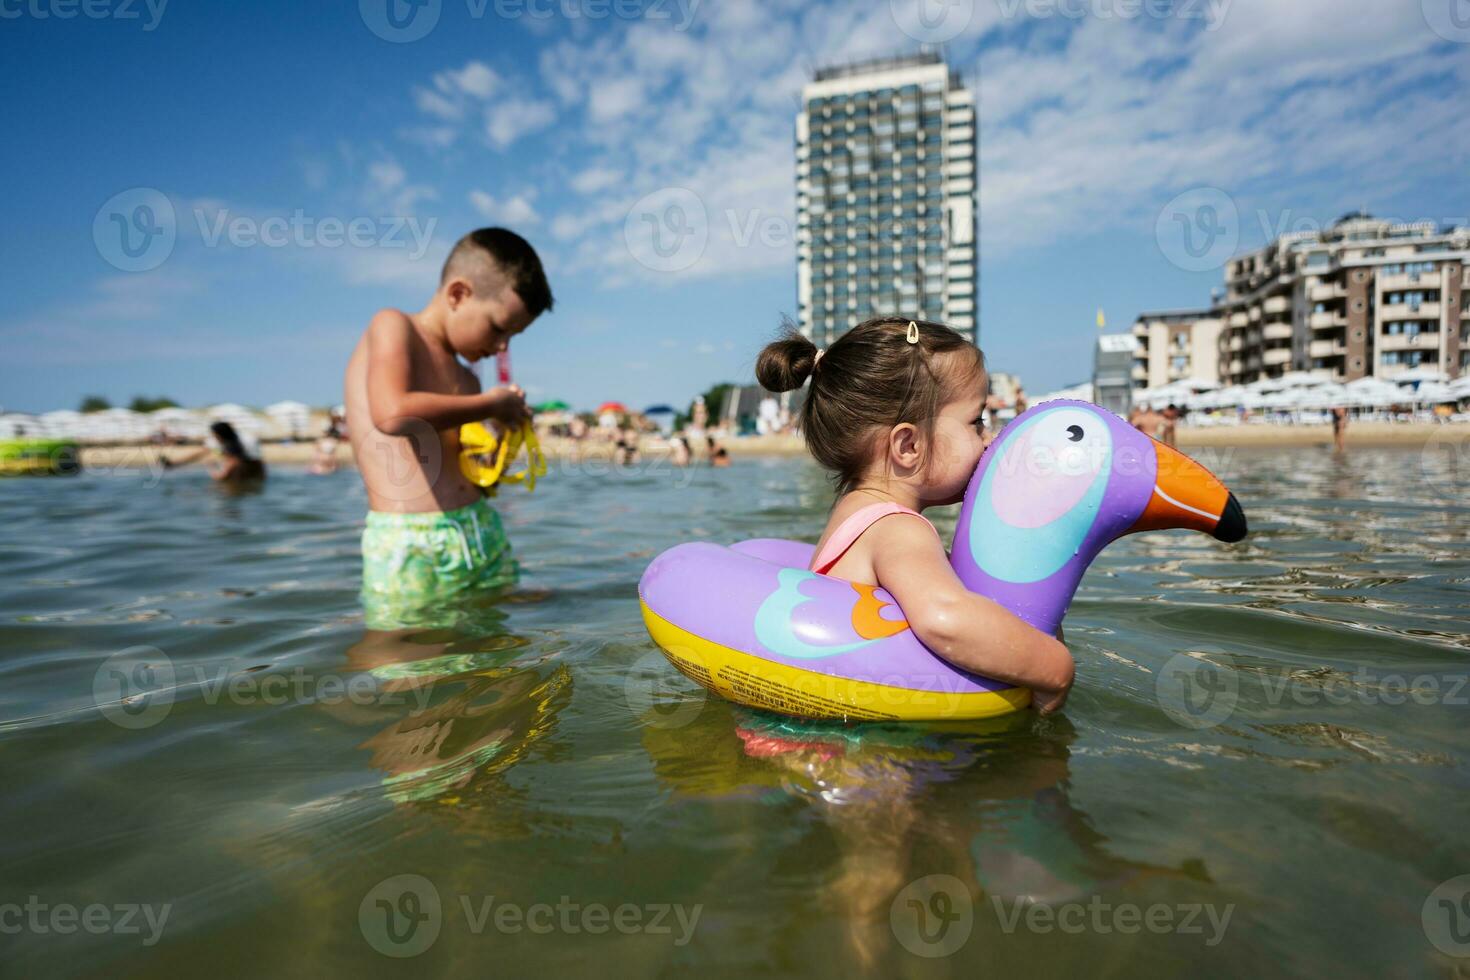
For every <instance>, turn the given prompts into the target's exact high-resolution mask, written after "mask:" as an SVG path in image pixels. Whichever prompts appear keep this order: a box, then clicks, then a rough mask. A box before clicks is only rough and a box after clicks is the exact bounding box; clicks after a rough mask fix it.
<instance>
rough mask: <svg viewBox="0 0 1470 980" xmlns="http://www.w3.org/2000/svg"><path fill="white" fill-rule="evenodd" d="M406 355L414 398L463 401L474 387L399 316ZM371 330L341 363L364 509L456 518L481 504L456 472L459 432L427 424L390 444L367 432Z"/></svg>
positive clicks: (369, 429) (446, 356)
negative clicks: (432, 395)
mask: <svg viewBox="0 0 1470 980" xmlns="http://www.w3.org/2000/svg"><path fill="white" fill-rule="evenodd" d="M398 316H400V317H401V318H402V321H403V322H402V325H401V326H402V329H404V330H406V331H407V332H408V337H409V350H410V354H411V358H410V360H411V363H412V367H411V378H410V385H411V386H412V388H413V389H414V390H416V391H434V392H440V393H442V394H449V395H469V394H475V393H477V392H479V390H480V381H479V379H478V378H476V377H475V376H474V374H472V373H471V372H470V371H469V370H467V369H466V368H465V367H464V365H462V364H461V363H460V362H459V360H458V359H457V358H455V357H454V356H453V355H452V354H450V353H449V352H448V351H446V350H444V349H443V348H441V347H438V346H437V345H433V344H430V343H427V342H426V341H425V339H424V337H423V336H422V334H420V333H419V331H418V329H417V328H416V327H414V325H413V322H412V321H411V320H410V319H409V318H408V317H407V316H405V315H403V314H398ZM370 332H371V328H369V330H367V331H364V332H363V335H362V337H360V338H359V339H358V342H357V347H356V349H354V350H353V352H352V357H351V358H350V359H349V360H348V362H347V374H346V377H345V378H344V379H343V392H344V398H345V404H346V408H347V427H348V428H347V432H348V437H349V438H350V439H351V441H352V453H353V455H354V456H355V457H356V459H357V467H358V470H359V471H360V472H361V473H362V482H363V485H364V486H365V487H366V488H367V495H368V507H369V509H371V510H375V511H383V512H388V513H426V512H432V511H445V510H456V509H458V508H460V507H466V506H468V505H470V504H472V503H474V502H475V501H477V500H479V499H480V496H481V491H480V488H479V487H477V486H475V485H474V484H472V483H470V482H469V481H468V480H466V479H465V478H464V475H463V474H462V473H461V472H460V469H459V430H457V429H448V430H442V431H440V430H435V429H434V428H433V427H432V426H431V425H429V424H428V423H427V422H418V423H416V424H414V425H413V427H412V428H411V430H410V433H411V434H410V435H407V436H390V435H387V434H385V433H383V432H380V431H379V430H378V429H377V428H376V427H375V426H374V425H373V417H372V411H371V409H370V407H369V405H368V344H369V339H368V338H369V333H370Z"/></svg>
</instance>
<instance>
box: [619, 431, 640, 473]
mask: <svg viewBox="0 0 1470 980" xmlns="http://www.w3.org/2000/svg"><path fill="white" fill-rule="evenodd" d="M614 455H615V456H616V457H617V461H618V463H619V464H620V465H622V466H632V465H633V464H634V463H636V462H638V430H637V429H635V428H633V427H632V426H629V427H628V428H626V429H623V430H622V431H621V432H619V433H618V441H617V444H616V447H615V450H614Z"/></svg>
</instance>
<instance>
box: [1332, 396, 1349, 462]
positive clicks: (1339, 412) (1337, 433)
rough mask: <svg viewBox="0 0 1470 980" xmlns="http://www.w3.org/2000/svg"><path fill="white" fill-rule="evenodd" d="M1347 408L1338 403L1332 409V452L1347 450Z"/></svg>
mask: <svg viewBox="0 0 1470 980" xmlns="http://www.w3.org/2000/svg"><path fill="white" fill-rule="evenodd" d="M1347 427H1348V412H1347V409H1345V408H1343V407H1342V406H1341V405H1339V406H1338V407H1337V408H1334V409H1333V410H1332V449H1333V452H1339V453H1341V452H1346V451H1347Z"/></svg>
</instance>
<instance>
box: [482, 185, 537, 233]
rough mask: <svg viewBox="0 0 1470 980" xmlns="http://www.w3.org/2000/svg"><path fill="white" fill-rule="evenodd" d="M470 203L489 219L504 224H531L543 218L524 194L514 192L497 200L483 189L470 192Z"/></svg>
mask: <svg viewBox="0 0 1470 980" xmlns="http://www.w3.org/2000/svg"><path fill="white" fill-rule="evenodd" d="M470 203H471V204H473V205H474V207H475V210H476V211H478V212H480V215H481V216H482V217H484V218H485V219H486V220H487V221H494V222H496V223H497V224H503V225H529V224H535V223H536V222H538V221H540V220H541V216H540V215H539V214H537V213H536V209H535V208H534V207H533V206H532V205H531V201H530V199H529V198H528V197H527V196H526V195H524V194H514V195H512V196H510V197H508V198H505V199H502V200H497V199H496V198H494V197H492V196H491V195H489V194H487V193H485V192H484V191H481V190H475V191H471V192H470Z"/></svg>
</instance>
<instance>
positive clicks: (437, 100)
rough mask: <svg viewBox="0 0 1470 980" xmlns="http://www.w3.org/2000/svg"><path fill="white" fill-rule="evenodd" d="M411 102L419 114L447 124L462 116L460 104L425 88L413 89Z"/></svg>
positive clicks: (462, 110) (462, 109) (462, 108)
mask: <svg viewBox="0 0 1470 980" xmlns="http://www.w3.org/2000/svg"><path fill="white" fill-rule="evenodd" d="M413 101H414V104H415V105H417V106H418V107H419V111H420V112H424V113H427V114H428V115H431V116H435V117H437V118H439V119H443V120H446V121H448V122H454V121H455V120H457V119H459V118H460V117H462V116H463V115H464V107H463V106H462V105H460V103H458V102H456V101H454V100H453V99H450V98H448V97H446V96H444V95H442V94H440V93H439V92H432V91H430V90H429V89H426V88H416V89H414V90H413Z"/></svg>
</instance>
